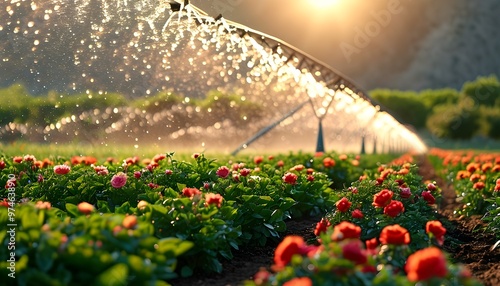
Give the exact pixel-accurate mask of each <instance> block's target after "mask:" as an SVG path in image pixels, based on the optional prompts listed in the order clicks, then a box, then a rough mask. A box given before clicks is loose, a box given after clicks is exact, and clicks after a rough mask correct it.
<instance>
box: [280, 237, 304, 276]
mask: <svg viewBox="0 0 500 286" xmlns="http://www.w3.org/2000/svg"><path fill="white" fill-rule="evenodd" d="M305 250H306V244H305V242H304V239H303V238H302V237H301V236H296V235H289V236H287V237H285V239H283V241H282V242H281V243H280V244H279V245H278V247H276V250H275V251H274V264H275V265H276V266H277V267H278V268H281V267H284V266H286V265H287V264H288V263H289V262H290V260H292V256H293V255H294V254H300V255H303V254H305Z"/></svg>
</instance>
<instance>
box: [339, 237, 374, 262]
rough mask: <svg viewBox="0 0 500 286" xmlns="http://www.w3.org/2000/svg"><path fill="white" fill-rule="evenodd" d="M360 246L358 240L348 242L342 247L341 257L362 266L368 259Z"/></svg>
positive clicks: (360, 243) (361, 244)
mask: <svg viewBox="0 0 500 286" xmlns="http://www.w3.org/2000/svg"><path fill="white" fill-rule="evenodd" d="M362 246H363V243H362V242H361V241H360V240H354V241H350V242H348V243H346V244H345V245H343V246H342V256H343V257H344V258H346V259H349V260H351V261H352V262H354V263H356V264H364V263H366V261H367V260H368V259H367V257H366V251H364V249H363V248H362Z"/></svg>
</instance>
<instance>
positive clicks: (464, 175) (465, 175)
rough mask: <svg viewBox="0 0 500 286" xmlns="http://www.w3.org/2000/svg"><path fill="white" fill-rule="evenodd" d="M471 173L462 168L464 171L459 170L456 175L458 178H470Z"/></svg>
mask: <svg viewBox="0 0 500 286" xmlns="http://www.w3.org/2000/svg"><path fill="white" fill-rule="evenodd" d="M470 175H471V174H470V172H469V171H464V170H462V171H458V173H457V176H456V179H457V180H462V179H467V178H469V177H470Z"/></svg>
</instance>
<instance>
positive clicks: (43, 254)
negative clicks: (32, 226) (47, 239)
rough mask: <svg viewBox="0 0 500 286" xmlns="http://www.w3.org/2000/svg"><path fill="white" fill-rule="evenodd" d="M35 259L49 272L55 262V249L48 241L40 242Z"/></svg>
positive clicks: (43, 269)
mask: <svg viewBox="0 0 500 286" xmlns="http://www.w3.org/2000/svg"><path fill="white" fill-rule="evenodd" d="M36 250H37V251H36V254H35V261H36V265H37V266H38V268H40V270H41V271H43V272H47V271H49V269H50V268H52V265H53V264H54V256H55V253H56V252H55V250H54V249H52V248H51V247H49V246H48V245H47V244H46V243H40V245H39V246H38V247H37V248H36Z"/></svg>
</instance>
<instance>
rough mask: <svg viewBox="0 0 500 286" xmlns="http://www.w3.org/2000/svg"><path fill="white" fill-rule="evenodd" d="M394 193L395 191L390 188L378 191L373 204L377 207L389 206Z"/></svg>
mask: <svg viewBox="0 0 500 286" xmlns="http://www.w3.org/2000/svg"><path fill="white" fill-rule="evenodd" d="M393 194H394V193H393V192H392V191H390V190H388V189H383V190H382V191H380V192H378V193H376V194H375V195H374V196H373V203H372V205H373V206H375V207H376V208H383V207H385V206H387V205H388V204H389V203H390V202H391V200H392V196H393Z"/></svg>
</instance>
